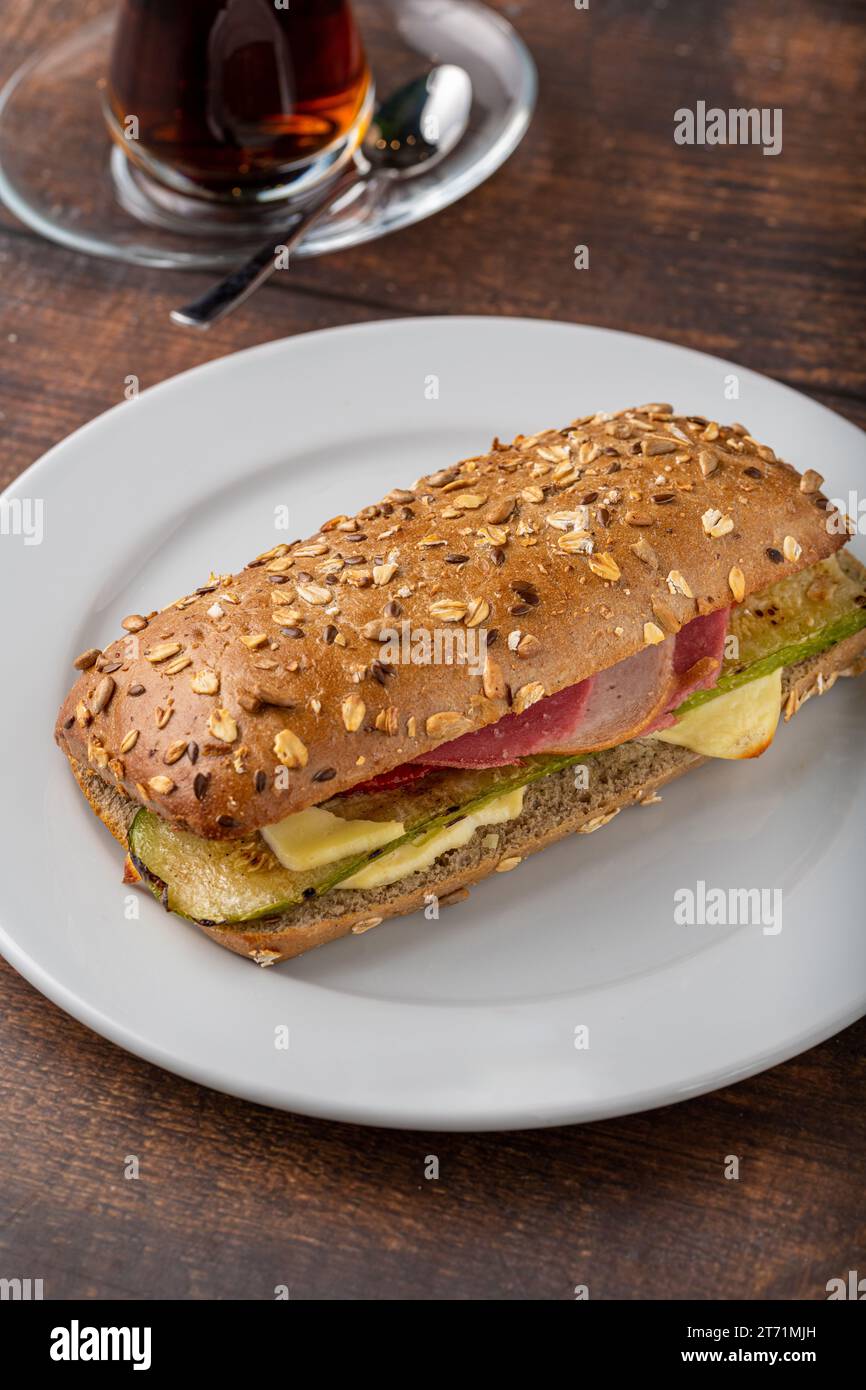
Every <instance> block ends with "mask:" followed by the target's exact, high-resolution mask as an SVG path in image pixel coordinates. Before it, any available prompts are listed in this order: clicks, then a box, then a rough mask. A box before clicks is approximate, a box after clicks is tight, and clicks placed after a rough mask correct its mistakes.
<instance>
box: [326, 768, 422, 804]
mask: <svg viewBox="0 0 866 1390" xmlns="http://www.w3.org/2000/svg"><path fill="white" fill-rule="evenodd" d="M429 771H430V769H429V767H421V766H419V764H418V763H416V762H411V763H400V764H399V766H398V767H392V768H389V770H388V771H387V772H380V773H379V775H378V776H377V777H370V778H369V779H368V780H367V781H366V782H357V783H356V784H355V786H354V787H349V789H348V790H347V791H345V792H342V793H341V795H342V796H355V795H356V794H357V793H358V792H387V791H390V790H391V788H392V787H402V786H404V785H405V784H406V783H407V782H415V781H417V779H418V778H419V777H426V776H427V773H428V772H429Z"/></svg>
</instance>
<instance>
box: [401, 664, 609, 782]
mask: <svg viewBox="0 0 866 1390" xmlns="http://www.w3.org/2000/svg"><path fill="white" fill-rule="evenodd" d="M594 679H595V678H594V677H593V678H591V679H590V680H585V681H580V682H579V684H577V685H567V686H566V687H565V689H564V690H559V691H557V693H556V694H555V695H548V696H546V697H545V699H543V700H538V701H537V702H536V704H534V705H530V707H529V709H527V710H524V711H523V713H522V714H506V715H505V716H504V717H503V718H502V719H500V720H498V721H497V722H496V723H495V724H488V725H487V727H486V728H484V729H478V730H477V731H476V732H475V733H472V734H463V735H462V736H461V737H460V738H455V739H452V740H451V742H450V743H442V744H440V745H439V747H438V748H434V749H433V750H432V751H431V752H429V753H422V754H421V756H420V757H419V758H416V759H415V763H416V765H417V764H418V763H423V764H425V765H426V766H428V767H473V768H481V767H502V766H505V765H506V764H508V763H516V762H518V761H519V759H520V758H528V757H529V756H530V755H531V754H532V753H546V752H548V751H549V750H550V749H551V748H553V747H554V746H558V745H559V744H561V743H563V742H566V743H567V742H568V740H569V738H571V737H572V736H573V734H574V731H575V729H577V728H578V727H579V726H580V721H581V718H582V716H583V711H584V709H585V708H586V705H587V703H588V701H589V698H590V695H591V692H592V687H593V684H594Z"/></svg>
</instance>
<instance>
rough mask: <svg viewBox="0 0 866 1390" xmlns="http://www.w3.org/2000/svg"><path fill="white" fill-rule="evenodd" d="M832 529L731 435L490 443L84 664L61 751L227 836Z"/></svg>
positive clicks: (581, 667)
mask: <svg viewBox="0 0 866 1390" xmlns="http://www.w3.org/2000/svg"><path fill="white" fill-rule="evenodd" d="M826 507H827V499H826V498H825V497H824V496H823V494H822V493H821V492H820V491H819V490H818V484H817V481H816V475H815V474H809V473H807V474H806V475H804V477H803V478H801V477H800V475H799V474H798V473H797V472H796V471H795V470H794V469H793V468H792V467H790V465H788V464H786V463H782V462H780V461H779V460H777V459H776V457H775V455H774V454H773V451H772V449H769V448H767V447H766V446H764V445H762V444H758V443H757V442H756V441H755V440H753V439H752V437H751V436H750V435H749V434H748V433H747V432H746V431H745V429H744V428H743V427H742V426H740V425H732V426H719V425H717V424H715V423H713V422H709V421H706V420H704V419H702V418H698V417H686V416H675V415H673V414H672V412H671V409H670V407H669V406H667V405H656V406H645V407H643V408H642V409H640V410H633V411H625V412H622V413H620V414H619V415H616V416H613V417H609V416H601V417H592V418H591V419H588V420H578V421H575V423H574V424H573V425H571V426H568V427H566V428H565V429H562V430H546V431H543V432H542V433H541V434H538V435H533V436H531V437H530V438H526V439H524V438H522V437H520V436H518V438H517V439H516V440H515V441H514V442H513V443H512V444H500V443H499V442H498V441H494V446H493V448H492V449H491V450H490V452H489V453H487V454H482V455H480V456H478V457H477V458H471V459H466V460H464V461H463V462H462V463H460V464H455V465H454V466H453V467H450V468H443V469H442V470H441V471H439V472H438V473H434V474H432V475H430V476H429V477H426V478H421V479H419V481H418V483H417V484H416V486H415V487H413V488H395V489H394V491H393V492H391V493H389V494H388V496H387V497H386V498H384V499H383V500H382V501H381V502H378V503H375V504H374V505H372V506H370V507H366V508H364V509H362V510H361V511H360V512H359V513H358V514H357V515H356V516H354V517H348V516H338V517H333V518H331V519H330V520H329V521H327V522H326V523H325V524H324V526H322V528H321V530H320V531H318V532H317V533H316V534H315V535H314V536H311V537H310V538H309V539H308V540H305V541H296V542H294V543H292V544H291V545H277V546H275V547H274V548H273V549H272V550H269V551H266V552H265V554H263V555H260V556H259V557H258V558H257V559H256V560H253V561H252V562H251V564H250V565H249V566H248V567H247V568H246V569H245V570H244V571H242V573H241V574H239V575H222V576H221V575H219V574H218V573H217V572H216V571H215V572H214V574H212V575H211V576H210V577H209V578H207V579H206V580H205V582H204V583H203V584H202V585H201V586H200V588H199V589H197V590H195V591H193V592H192V593H191V594H188V595H186V596H185V597H183V598H181V599H178V601H177V602H176V603H175V604H173V605H171V606H170V607H169V608H166V609H164V610H163V611H162V612H161V613H151V614H148V615H147V616H144V615H141V616H137V615H133V616H132V617H129V618H127V619H126V620H125V622H124V627H126V629H127V633H128V635H127V636H126V637H121V638H120V639H119V640H118V641H116V642H113V643H111V644H110V645H109V646H108V647H106V649H105V650H104V651H103V652H98V651H96V650H94V651H92V652H90V653H84V654H82V657H81V658H80V659H79V660H80V662H81V663H85V662H89V661H91V659H92V664H91V665H89V666H88V669H86V670H85V671H84V672H83V673H82V675H81V676H80V677H79V679H78V680H77V682H76V683H75V685H74V686H73V688H72V690H71V691H70V692H69V695H68V696H67V698H66V700H65V702H64V704H63V707H62V709H61V711H60V716H59V719H58V723H57V739H58V742H59V743H60V746H61V747H62V748H63V749H64V751H65V752H66V753H68V754H69V755H70V756H72V757H74V758H75V759H76V760H77V761H78V762H79V763H80V764H82V765H85V766H88V765H89V766H90V767H91V769H92V770H94V771H95V772H97V773H98V775H100V776H102V777H103V778H104V779H105V780H106V781H107V782H108V783H109V784H110V785H113V786H119V787H122V788H123V789H124V790H125V792H126V793H127V795H128V796H130V797H131V798H132V799H133V800H136V801H139V802H140V803H141V804H142V805H147V806H151V807H153V808H154V809H155V810H156V811H158V813H159V815H160V816H162V817H164V818H165V819H166V820H168V821H170V822H171V823H172V824H175V825H178V826H182V827H185V828H187V829H189V830H192V831H193V832H194V833H195V834H197V835H204V836H216V837H231V836H238V837H240V836H243V835H246V834H248V833H249V832H250V831H251V830H257V829H259V828H260V827H261V826H264V825H269V824H271V823H272V822H274V821H276V820H278V819H280V818H281V817H283V816H286V815H289V814H291V813H292V812H294V811H300V810H302V809H303V808H304V807H305V806H309V805H313V804H315V803H317V802H319V801H322V800H323V799H324V796H325V795H326V794H327V795H329V796H330V795H333V794H334V793H335V792H340V791H343V790H345V789H346V788H348V787H351V786H352V785H354V784H355V783H357V782H363V781H366V780H368V779H369V778H371V777H373V776H375V775H376V774H377V773H380V772H384V771H385V770H387V769H388V768H392V767H394V766H396V765H397V764H399V763H403V762H406V761H407V760H409V759H411V758H414V757H415V756H416V755H418V754H421V753H424V752H425V751H427V750H428V749H431V748H435V747H436V746H437V745H438V744H442V743H445V742H447V741H449V740H451V739H454V738H456V737H457V736H458V735H460V734H462V733H465V732H467V731H469V730H473V729H478V728H480V727H481V726H482V725H485V724H490V723H492V722H493V721H495V720H498V719H501V718H502V717H503V716H504V715H506V714H509V713H511V712H513V711H519V710H520V709H521V708H522V707H523V704H524V701H527V700H533V699H538V698H540V695H539V692H541V695H551V694H553V693H554V692H556V691H558V690H561V689H562V688H563V687H565V686H570V685H574V684H576V683H577V682H579V681H582V680H583V679H584V678H586V677H588V676H591V675H594V674H595V673H596V672H598V671H600V670H604V669H605V668H607V667H611V666H613V665H614V664H615V663H617V662H619V661H622V660H624V659H625V658H627V657H630V656H632V655H634V653H636V652H638V651H639V650H640V649H641V648H643V647H644V646H645V645H646V644H647V635H648V626H647V625H648V624H649V625H651V628H652V629H655V630H656V632H657V631H661V632H662V633H666V634H672V633H676V632H677V631H678V629H679V628H680V627H681V626H682V625H683V624H684V623H686V622H688V621H689V619H691V618H694V617H696V616H697V615H698V614H706V613H710V612H713V611H714V610H717V609H721V608H726V607H728V606H729V605H730V604H731V603H732V602H735V601H736V602H739V601H740V600H741V599H742V598H743V597H744V596H745V595H747V594H751V593H755V592H760V591H762V590H764V589H766V588H768V587H769V586H770V585H772V584H774V583H775V582H776V581H777V580H779V579H780V578H781V577H782V576H783V575H785V574H789V573H791V572H793V571H795V570H801V569H806V568H807V567H809V566H811V565H813V564H814V563H815V562H816V561H817V560H820V559H822V558H823V557H824V556H826V555H829V554H831V553H832V552H833V551H834V550H836V549H838V548H839V546H841V545H842V544H843V543H844V541H845V539H846V536H845V534H844V532H842V533H841V534H840V533H832V532H830V531H828V528H827V524H826V523H827V512H826ZM581 508H586V509H587V513H586V517H585V519H586V522H587V525H586V527H580V526H577V523H578V522H580V521H581V520H583V519H584V518H583V514H582V513H581V511H580V509H581ZM710 518H713V519H714V520H713V524H712V525H711V526H710V525H709V524H708V522H709V520H710ZM584 530H585V531H587V532H588V533H589V534H588V536H584V535H582V534H581V532H582V531H584ZM587 541H589V543H590V544H591V548H590V547H589V546H588V545H587ZM404 621H405V622H408V623H409V624H410V626H411V627H412V628H415V627H423V628H425V629H432V628H435V627H437V626H442V625H445V624H455V625H457V624H459V625H460V626H468V627H469V628H470V629H471V628H472V627H473V626H474V627H483V628H484V629H485V630H486V632H487V649H488V653H489V665H488V670H487V673H486V675H485V676H483V677H481V676H478V675H473V674H471V672H470V670H469V668H468V667H466V666H457V665H450V666H449V665H444V664H443V665H439V666H435V665H429V666H420V665H413V664H401V665H396V666H388V667H383V666H382V664H381V663H380V662H379V661H378V660H377V656H378V651H379V642H378V640H377V639H378V636H379V634H380V633H381V632H382V631H383V630H385V629H392V628H394V627H395V626H396V627H399V626H400V624H401V623H402V622H404ZM515 632H519V633H520V638H519V640H518V642H517V644H516V645H515V644H514V643H513V640H512V641H509V638H513V634H514V633H515ZM656 632H651V633H650V635H651V636H655V635H656ZM130 638H132V639H133V640H132V641H131V642H130ZM279 765H284V766H287V767H288V768H289V769H290V770H291V772H292V776H291V777H290V778H289V780H288V785H287V787H286V788H285V789H283V790H278V789H276V788H275V786H274V768H275V766H279Z"/></svg>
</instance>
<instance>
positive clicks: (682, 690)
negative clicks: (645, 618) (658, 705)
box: [645, 608, 731, 733]
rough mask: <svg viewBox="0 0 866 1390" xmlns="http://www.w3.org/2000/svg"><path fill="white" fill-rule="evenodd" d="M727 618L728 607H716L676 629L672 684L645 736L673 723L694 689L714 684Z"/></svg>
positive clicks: (719, 665) (720, 662)
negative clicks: (660, 710) (657, 717)
mask: <svg viewBox="0 0 866 1390" xmlns="http://www.w3.org/2000/svg"><path fill="white" fill-rule="evenodd" d="M730 616H731V610H730V608H719V609H717V611H716V612H715V613H707V614H706V615H705V616H704V617H701V618H693V619H692V621H691V622H690V623H686V625H685V627H682V628H680V630H679V632H678V633H677V640H676V647H675V649H674V673H673V683H672V685H671V687H670V689H669V691H668V698H667V702H666V704H665V708H664V713H663V714H662V715H661V717H660V718H659V719H658V720H656V721H655V723H654V724H653V725H652V726H651V727H650V728H648V729H646V730H645V732H646V733H655V731H656V730H657V729H667V728H669V727H670V726H671V724H673V723H674V722H675V720H674V711H675V710H676V708H677V707H678V705H681V704H682V702H683V700H686V699H688V697H689V695H693V694H694V692H695V691H696V690H709V689H711V688H712V686H714V685H715V683H716V681H717V680H718V678H719V672H720V671H721V669H722V660H723V658H724V655H725V638H726V636H727V634H728V622H729V620H730Z"/></svg>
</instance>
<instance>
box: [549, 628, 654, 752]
mask: <svg viewBox="0 0 866 1390" xmlns="http://www.w3.org/2000/svg"><path fill="white" fill-rule="evenodd" d="M674 656H675V641H674V638H673V637H668V638H666V640H665V641H664V642H658V643H656V645H655V646H652V647H644V648H643V650H642V651H639V652H636V653H635V655H634V656H630V657H628V659H627V660H626V661H618V662H617V664H616V666H611V667H610V668H609V669H608V670H607V671H601V672H600V673H599V675H597V676H596V677H595V679H594V681H593V686H592V692H591V694H590V697H589V699H588V700H587V702H586V708H585V709H584V711H583V717H582V718H581V720H580V723H579V724H578V725H577V726H576V727H575V728H574V729H573V730H572V731H571V733H570V736H569V737H568V738H566V739H564V740H563V739H560V740H554V741H552V742H550V743H548V744H546V745H545V746H544V748H539V749H537V750H536V751H537V752H543V753H592V752H595V751H596V750H598V749H599V748H612V747H614V745H615V744H617V743H626V742H627V741H628V740H629V739H630V738H637V736H638V735H639V734H641V733H643V731H644V730H645V729H646V728H648V727H649V726H650V725H651V724H652V723H653V722H654V721H655V720H657V719H659V718H660V717H661V716H662V715H663V713H664V711H665V710H666V709H667V705H668V692H669V690H670V687H671V681H672V679H673V672H674ZM542 703H543V702H542V701H539V705H540V704H542ZM533 708H537V706H533Z"/></svg>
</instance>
